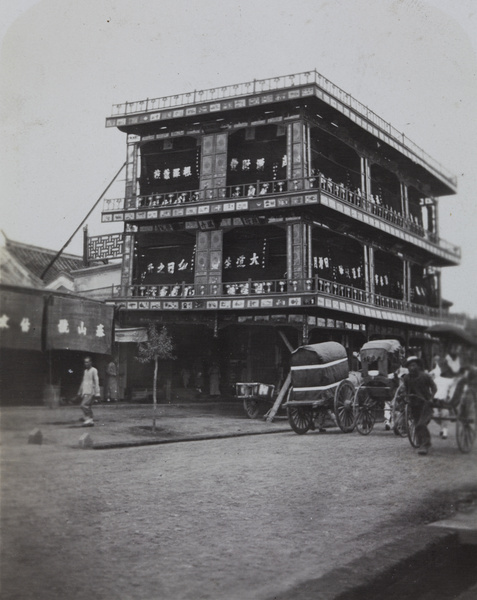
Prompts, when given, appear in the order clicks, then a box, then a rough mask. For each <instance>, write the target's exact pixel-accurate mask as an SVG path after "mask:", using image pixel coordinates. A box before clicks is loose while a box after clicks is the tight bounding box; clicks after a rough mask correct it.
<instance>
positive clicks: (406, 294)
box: [402, 260, 412, 303]
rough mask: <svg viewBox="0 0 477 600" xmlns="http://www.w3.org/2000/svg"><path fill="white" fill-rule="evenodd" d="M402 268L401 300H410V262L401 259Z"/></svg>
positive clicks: (408, 301)
mask: <svg viewBox="0 0 477 600" xmlns="http://www.w3.org/2000/svg"><path fill="white" fill-rule="evenodd" d="M402 268H403V278H402V279H403V300H404V302H407V303H410V302H411V289H412V281H411V263H410V262H409V261H408V260H403V262H402Z"/></svg>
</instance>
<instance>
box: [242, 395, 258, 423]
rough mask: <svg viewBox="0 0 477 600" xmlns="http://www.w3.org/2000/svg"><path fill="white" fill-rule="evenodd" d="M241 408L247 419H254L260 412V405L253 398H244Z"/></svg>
mask: <svg viewBox="0 0 477 600" xmlns="http://www.w3.org/2000/svg"><path fill="white" fill-rule="evenodd" d="M243 407H244V409H245V412H246V413H247V417H248V418H249V419H256V418H257V417H258V414H259V412H260V403H259V401H258V400H255V399H254V398H244V401H243Z"/></svg>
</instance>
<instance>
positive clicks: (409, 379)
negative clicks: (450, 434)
mask: <svg viewBox="0 0 477 600" xmlns="http://www.w3.org/2000/svg"><path fill="white" fill-rule="evenodd" d="M406 364H407V367H408V369H409V374H408V375H404V377H403V381H404V387H405V390H406V392H407V394H408V395H409V401H410V407H411V413H412V416H413V419H414V423H415V424H416V441H417V444H418V448H419V449H418V454H422V455H426V454H427V453H428V452H429V448H430V447H431V434H430V432H429V429H428V428H427V426H428V425H429V422H430V420H431V418H432V399H433V397H434V394H435V393H436V390H437V387H436V384H435V383H434V380H433V379H432V377H431V376H430V375H429V373H426V372H425V371H424V365H423V364H422V360H421V359H420V358H418V357H417V356H410V357H409V358H408V359H407V363H406Z"/></svg>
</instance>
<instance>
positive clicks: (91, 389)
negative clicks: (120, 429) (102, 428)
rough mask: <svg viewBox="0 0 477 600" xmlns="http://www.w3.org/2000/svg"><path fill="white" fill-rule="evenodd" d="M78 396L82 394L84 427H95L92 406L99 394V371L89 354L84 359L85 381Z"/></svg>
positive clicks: (81, 406)
mask: <svg viewBox="0 0 477 600" xmlns="http://www.w3.org/2000/svg"><path fill="white" fill-rule="evenodd" d="M78 396H81V405H80V408H81V410H82V411H83V414H84V419H83V425H82V426H83V427H93V426H94V421H93V409H92V408H91V406H92V404H93V401H94V397H95V396H99V379H98V371H97V369H95V368H94V367H93V363H92V361H91V358H90V357H89V356H87V357H86V358H85V359H84V373H83V381H82V382H81V385H80V387H79V390H78Z"/></svg>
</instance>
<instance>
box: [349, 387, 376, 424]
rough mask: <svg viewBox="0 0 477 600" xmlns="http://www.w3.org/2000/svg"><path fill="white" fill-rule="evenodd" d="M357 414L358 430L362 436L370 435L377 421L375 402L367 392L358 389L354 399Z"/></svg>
mask: <svg viewBox="0 0 477 600" xmlns="http://www.w3.org/2000/svg"><path fill="white" fill-rule="evenodd" d="M354 404H355V410H356V411H357V414H356V429H357V430H358V432H359V433H360V434H361V435H369V434H370V433H371V432H372V431H373V427H374V423H375V421H376V411H375V404H374V400H373V399H372V398H371V396H370V395H369V394H368V392H367V391H366V390H360V389H358V390H357V392H356V395H355V398H354Z"/></svg>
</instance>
